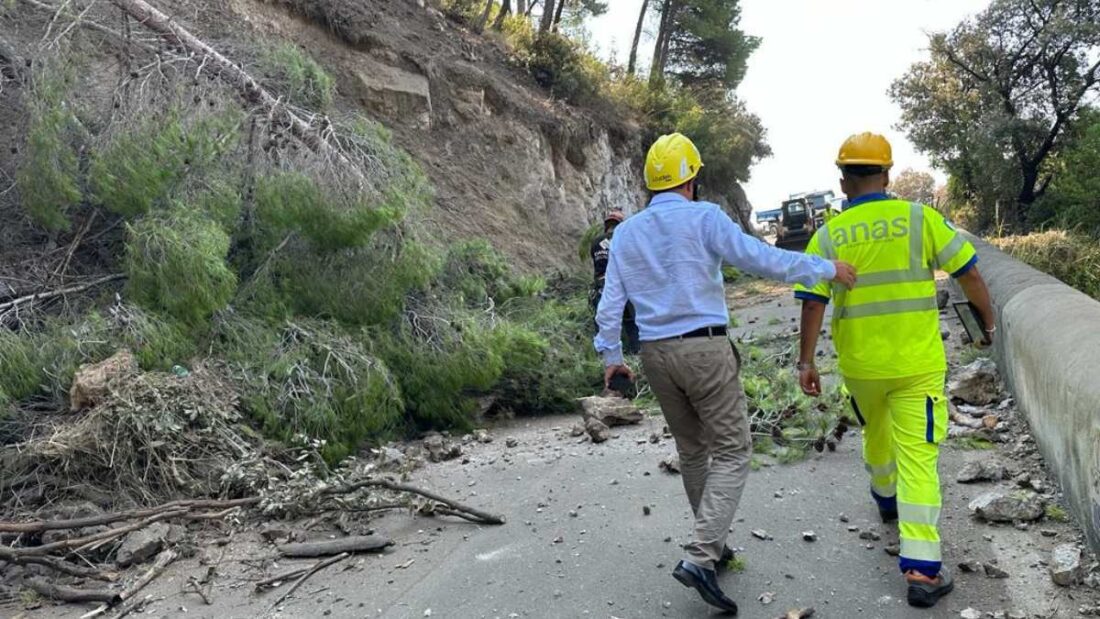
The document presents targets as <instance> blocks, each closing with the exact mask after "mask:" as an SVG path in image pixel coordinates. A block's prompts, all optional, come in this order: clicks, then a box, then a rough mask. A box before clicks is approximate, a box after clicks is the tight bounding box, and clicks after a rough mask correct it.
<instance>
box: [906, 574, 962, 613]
mask: <svg viewBox="0 0 1100 619" xmlns="http://www.w3.org/2000/svg"><path fill="white" fill-rule="evenodd" d="M908 582H909V594H908V598H909V605H910V606H916V607H917V608H932V607H933V606H935V605H936V602H939V601H940V598H942V597H943V596H945V595H947V594H948V593H951V591H952V589H954V588H955V579H954V578H952V577H951V571H950V570H948V569H947V567H946V566H944V567H941V568H940V575H939V577H937V578H936V581H935V582H931V583H927V582H921V581H914V580H909V581H908Z"/></svg>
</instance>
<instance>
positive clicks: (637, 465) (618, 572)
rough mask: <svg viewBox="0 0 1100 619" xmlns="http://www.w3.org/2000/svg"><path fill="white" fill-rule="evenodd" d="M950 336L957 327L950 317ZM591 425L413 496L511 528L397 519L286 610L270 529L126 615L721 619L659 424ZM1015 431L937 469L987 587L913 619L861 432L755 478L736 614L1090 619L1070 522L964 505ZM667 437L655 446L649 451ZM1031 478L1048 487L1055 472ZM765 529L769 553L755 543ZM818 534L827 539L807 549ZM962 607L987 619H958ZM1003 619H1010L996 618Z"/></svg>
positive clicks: (250, 530) (501, 432)
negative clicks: (971, 468)
mask: <svg viewBox="0 0 1100 619" xmlns="http://www.w3.org/2000/svg"><path fill="white" fill-rule="evenodd" d="M757 296H758V298H757V300H756V302H755V303H738V304H737V306H738V307H739V308H740V309H738V310H736V314H737V324H739V325H740V327H739V328H738V330H737V335H738V336H739V337H742V338H745V339H753V338H757V337H759V336H761V335H764V334H766V333H769V332H771V333H774V332H779V331H789V330H790V329H792V328H793V327H795V326H796V325H795V324H794V323H792V322H791V318H793V317H795V316H797V314H798V307H797V306H796V305H795V303H794V302H793V301H792V300H790V299H789V297H788V296H787V295H786V293H782V294H780V293H778V292H776V291H774V290H770V289H769V290H764V289H762V290H760V291H758V293H757ZM945 325H948V326H950V325H949V324H948V323H947V322H946V320H945ZM956 352H957V351H956ZM578 419H579V418H578V417H576V416H562V417H552V418H542V419H536V420H522V421H516V422H513V423H511V424H508V425H504V426H499V427H497V428H495V429H493V434H494V441H493V442H492V443H489V444H477V443H471V444H468V445H467V446H466V447H465V455H464V456H463V458H462V459H460V460H452V461H449V462H444V463H439V464H431V465H427V466H425V467H423V468H420V469H418V470H415V471H414V472H412V474H411V476H410V479H411V481H413V482H415V483H416V484H418V485H421V486H424V487H429V488H432V489H434V490H437V491H439V492H441V493H443V494H445V495H448V496H452V497H455V498H458V499H460V500H463V501H465V502H467V503H470V504H472V505H477V506H480V507H483V508H485V509H487V510H490V511H496V512H500V513H503V514H504V515H505V516H506V517H507V520H508V522H507V524H506V525H503V526H495V527H489V526H478V525H474V524H469V523H464V522H462V521H456V520H453V519H446V518H440V519H433V518H424V517H414V516H410V515H408V514H404V513H390V514H388V515H386V516H384V517H382V518H379V519H378V520H376V521H374V523H373V526H374V527H375V528H376V529H377V530H378V531H379V532H384V533H386V534H388V535H390V536H392V537H393V538H394V539H395V540H396V545H395V546H394V547H393V548H391V549H390V550H389V551H388V552H386V553H385V554H381V555H364V556H357V557H352V558H351V559H349V560H347V561H344V562H342V563H340V564H337V565H335V566H333V567H330V568H328V569H326V570H325V571H323V572H320V573H318V574H317V575H315V576H313V577H311V578H310V579H309V580H307V581H305V583H304V584H303V585H302V586H301V587H300V588H298V590H297V591H296V592H295V593H294V594H293V595H292V596H290V597H289V598H288V599H287V600H286V601H284V602H282V603H281V604H279V605H277V606H273V602H274V601H275V599H276V598H277V597H278V596H279V595H280V594H281V592H282V591H283V590H285V586H284V587H283V588H280V589H276V590H274V591H271V592H267V593H263V594H259V595H258V594H255V593H253V586H252V583H253V582H255V581H256V580H258V579H260V578H262V577H264V576H267V575H271V574H274V573H278V572H281V571H285V570H286V569H288V568H290V567H292V566H294V565H296V563H294V562H289V561H285V560H279V561H275V560H274V558H275V557H276V556H277V554H276V553H275V551H274V549H273V547H272V546H271V545H269V544H266V543H264V542H263V541H262V540H261V539H260V536H259V535H258V531H257V529H258V527H254V526H246V527H236V528H232V527H231V528H230V530H231V531H232V536H231V538H230V539H231V540H232V541H229V543H227V544H226V545H224V546H217V545H214V544H211V543H203V544H201V545H200V547H199V549H198V552H197V554H196V555H195V556H194V557H192V558H189V559H187V560H182V561H179V562H177V563H176V564H175V565H174V566H173V567H172V568H171V569H170V570H169V572H167V573H166V574H165V575H164V576H162V577H161V578H159V579H158V580H157V581H155V582H154V583H153V584H152V585H150V586H149V587H148V588H147V589H146V590H145V592H144V593H143V596H146V597H148V598H149V600H150V601H149V603H148V604H147V605H146V606H145V607H144V608H143V609H141V610H140V611H137V612H135V613H134V614H133V615H131V616H149V617H217V618H245V617H284V618H290V617H295V618H307V617H323V616H328V617H348V618H351V617H356V618H359V617H386V618H394V619H398V618H414V617H446V618H480V617H485V618H497V617H500V618H510V617H531V618H539V617H548V618H549V617H562V618H573V617H599V618H604V619H607V618H612V617H618V618H621V619H628V618H629V619H635V618H646V617H708V616H714V615H715V613H713V612H712V609H711V608H710V607H708V606H706V605H705V604H703V602H702V601H701V600H700V599H699V597H698V596H697V595H696V594H695V593H694V592H693V591H690V590H688V589H685V588H683V587H682V586H680V585H679V584H678V583H676V582H675V581H674V580H673V579H672V578H671V576H670V572H671V570H672V567H673V566H674V565H675V563H676V561H677V560H678V559H680V557H681V552H680V545H681V544H682V543H684V542H685V541H686V540H687V537H688V534H689V532H690V525H691V521H690V519H689V518H688V508H687V503H686V500H685V498H684V495H683V492H682V488H681V485H680V479H679V477H678V476H676V475H673V474H669V473H667V472H664V471H662V470H661V469H660V468H659V466H658V463H659V461H660V460H662V459H663V458H665V457H666V456H668V455H670V454H672V453H673V444H672V441H671V439H670V438H668V437H667V436H665V435H664V433H663V425H664V424H663V421H662V419H661V418H660V416H659V415H651V416H649V417H647V418H646V419H645V420H644V421H643V422H642V423H641V424H639V425H635V426H626V427H622V428H616V429H614V430H615V437H614V438H612V439H611V440H609V441H607V442H605V443H602V444H593V443H591V442H589V441H588V440H587V438H586V437H574V436H571V435H570V432H569V430H570V427H571V426H572V425H573V424H574V423H576V422H577V421H578ZM1012 423H1013V424H1014V425H1015V426H1016V427H1017V428H1016V429H1014V430H1013V432H1012V433H1011V434H1009V435H1006V436H1007V443H1006V445H1004V446H1000V447H998V449H996V450H973V451H972V450H966V449H960V448H958V447H951V446H949V447H947V448H945V449H944V450H943V458H942V460H941V467H940V471H941V477H942V479H943V480H944V484H943V485H944V490H945V496H944V512H943V521H942V522H943V535H944V538H945V555H946V557H945V558H946V561H947V563H948V564H949V565H951V566H957V565H958V563H960V562H962V561H970V562H982V563H991V564H996V565H997V566H998V567H999V568H1000V569H1002V570H1004V571H1005V572H1007V574H1008V577H1007V578H992V577H989V576H987V575H986V573H985V572H984V570H982V569H981V567H980V566H979V568H978V571H977V572H974V573H962V572H960V570H959V569H958V568H957V567H956V570H955V571H956V573H957V574H958V577H957V589H956V591H955V593H953V594H951V595H950V596H948V597H947V598H946V599H945V600H944V601H943V602H941V604H940V605H939V606H938V607H936V608H935V609H933V610H928V611H919V610H914V609H910V608H909V607H908V606H907V605H906V604H905V601H904V594H905V591H904V587H903V584H902V582H901V579H900V577H899V574H898V572H897V567H896V559H895V558H894V557H892V556H890V555H888V554H887V552H886V551H885V550H886V548H887V547H888V546H889V545H891V544H896V543H897V529H896V526H894V525H891V526H883V525H882V524H881V523H879V522H878V514H877V511H876V510H875V507H874V505H873V503H872V502H871V500H870V498H869V496H868V491H867V487H868V486H867V485H868V481H867V478H866V474H865V473H864V471H863V466H862V464H861V460H860V457H859V437H858V433H857V432H855V431H853V432H849V433H848V435H847V436H846V437H845V438H844V440H843V441H842V442H841V443H840V446H839V448H838V449H837V451H836V452H833V453H830V452H825V453H822V454H817V453H813V452H811V456H810V457H809V458H808V459H806V460H804V461H802V462H799V463H796V464H791V465H780V464H772V463H769V462H767V460H763V461H762V464H763V466H761V467H760V468H759V469H758V470H756V471H755V472H754V473H753V474H752V476H751V477H750V481H749V484H748V487H747V489H746V492H745V495H744V499H743V502H742V506H741V510H740V512H739V517H738V518H737V521H736V522H735V524H734V526H733V533H732V536H731V538H730V544H731V545H732V546H734V547H737V548H739V554H740V556H741V557H742V558H743V563H744V567H743V570H742V571H741V572H739V573H728V574H726V575H724V576H722V577H721V583H722V585H723V587H724V588H725V589H726V591H727V592H728V593H730V594H731V595H732V597H734V598H735V599H736V600H737V601H738V603H739V604H740V605H741V613H740V616H741V617H746V618H750V619H751V618H767V619H771V618H773V617H779V616H782V615H784V614H785V613H786V612H787V611H788V610H790V609H796V608H807V607H813V608H814V609H815V610H816V614H815V615H814V616H815V617H823V618H837V619H847V618H853V617H858V618H863V617H866V618H868V619H871V618H883V619H887V618H908V617H913V618H932V617H936V618H941V617H942V618H946V617H960V616H975V617H987V616H988V617H994V616H1019V617H1074V616H1078V609H1079V608H1080V607H1083V606H1084V607H1087V606H1092V605H1094V604H1095V603H1096V602H1095V599H1094V598H1095V595H1094V593H1093V592H1092V590H1090V589H1087V588H1084V587H1083V586H1082V587H1075V588H1068V589H1067V588H1061V587H1056V586H1054V585H1053V583H1052V582H1051V578H1050V576H1049V574H1048V570H1047V567H1046V566H1045V564H1046V562H1047V561H1048V559H1049V556H1050V550H1051V548H1053V547H1054V546H1055V545H1056V544H1058V543H1063V542H1076V541H1078V540H1079V539H1080V534H1079V532H1078V531H1077V530H1076V529H1075V527H1074V526H1073V525H1072V524H1071V523H1059V522H1053V521H1050V520H1047V521H1043V522H1039V523H1035V524H1033V525H1031V526H1028V527H1026V528H1024V527H1019V528H1017V527H1015V526H1013V525H1011V524H1008V525H1000V526H992V525H989V524H985V523H981V522H979V521H977V520H975V519H974V518H973V517H972V516H971V515H970V514H969V511H968V509H967V504H968V502H969V501H970V500H971V499H972V498H974V497H975V496H976V495H977V494H979V493H981V492H984V491H986V490H988V489H990V488H992V487H994V485H993V484H978V485H961V484H958V483H955V481H954V479H955V477H956V474H957V472H958V471H959V470H960V469H961V468H962V467H963V465H964V464H965V463H967V462H968V461H971V460H975V459H988V458H994V459H999V460H1002V461H1004V462H1008V463H1010V464H1011V463H1012V458H1011V456H1010V451H1011V450H1012V449H1013V446H1014V445H1016V444H1017V443H1020V442H1021V441H1022V442H1023V444H1026V442H1027V439H1026V428H1023V427H1021V426H1022V422H1020V421H1017V420H1013V421H1012ZM654 434H655V435H656V436H657V437H658V442H657V443H651V442H650V440H649V439H650V437H651V435H654ZM508 439H514V441H509V440H508ZM508 443H512V444H513V446H511V447H509V446H508ZM1033 476H1034V477H1035V478H1036V479H1039V478H1040V476H1041V473H1039V472H1033ZM1001 483H1002V484H1005V485H1012V483H1013V482H1011V481H1008V482H1001ZM1048 483H1049V482H1048ZM295 526H299V527H300V526H302V524H301V523H298V524H297V525H295ZM754 530H757V531H758V532H764V533H765V537H766V539H758V538H756V537H754V536H753V535H752V533H751V532H752V531H754ZM807 531H813V533H814V535H815V537H816V541H812V542H811V541H805V540H804V539H803V533H804V532H807ZM223 534H224V533H219V534H218V535H217V536H221V535H223ZM314 535H316V534H314ZM210 537H211V538H212V537H215V536H214V535H211V536H210ZM865 538H870V539H865ZM301 563H303V562H299V563H297V564H301ZM304 563H311V562H304ZM210 567H213V568H214V572H215V575H214V577H213V578H214V580H213V584H212V586H211V587H210V588H209V594H208V597H209V598H210V602H211V604H210V605H207V604H205V603H204V602H203V600H202V599H200V597H199V596H198V595H197V594H196V593H194V589H193V588H191V587H190V586H189V585H188V580H189V578H196V579H199V578H202V577H203V575H204V574H206V573H207V572H208V571H209V568H210ZM90 608H91V607H80V606H74V605H70V606H58V607H44V608H40V609H38V610H33V611H28V612H26V613H25V616H26V617H79V616H81V615H82V614H83V613H85V612H87V611H88V610H89V609H90ZM967 609H972V610H974V611H978V612H979V614H977V615H965V614H961V613H963V612H964V611H966V610H967ZM19 612H20V611H18V610H11V611H10V612H9V613H8V614H5V616H13V615H17V614H19ZM998 612H1000V613H1005V614H1002V615H994V614H993V613H998ZM1009 612H1014V613H1019V614H1011V615H1010V614H1007V613H1009ZM986 613H989V614H988V615H987V614H986Z"/></svg>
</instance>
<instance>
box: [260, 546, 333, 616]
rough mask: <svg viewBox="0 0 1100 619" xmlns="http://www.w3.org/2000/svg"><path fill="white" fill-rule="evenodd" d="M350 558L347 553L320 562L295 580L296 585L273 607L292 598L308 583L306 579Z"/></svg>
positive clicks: (291, 586) (280, 597) (273, 605)
mask: <svg viewBox="0 0 1100 619" xmlns="http://www.w3.org/2000/svg"><path fill="white" fill-rule="evenodd" d="M350 556H351V554H349V553H346V552H345V553H343V554H339V555H336V556H335V557H330V558H328V559H325V560H324V561H318V562H317V563H316V564H315V565H314V566H313V567H311V568H309V570H308V571H306V573H305V574H302V575H301V576H300V577H299V578H298V580H295V581H294V584H293V585H290V588H289V589H287V590H286V592H284V593H283V594H282V595H280V596H279V599H277V600H275V603H274V604H272V605H271V607H272V608H275V607H276V606H278V605H279V604H282V602H283V600H285V599H287V598H288V597H290V594H292V593H294V591H295V590H296V589H298V587H300V586H302V583H304V582H305V581H306V579H307V578H309V577H310V576H313V575H314V574H316V573H317V572H319V571H321V570H323V569H325V568H326V567H328V566H330V565H332V564H334V563H339V562H340V561H343V560H344V559H347V558H348V557H350Z"/></svg>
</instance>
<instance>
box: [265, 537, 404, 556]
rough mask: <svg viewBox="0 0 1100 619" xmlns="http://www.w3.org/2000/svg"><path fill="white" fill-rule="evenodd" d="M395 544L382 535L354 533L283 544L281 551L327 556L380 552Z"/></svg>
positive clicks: (288, 553)
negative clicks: (320, 540)
mask: <svg viewBox="0 0 1100 619" xmlns="http://www.w3.org/2000/svg"><path fill="white" fill-rule="evenodd" d="M392 545H393V540H392V539H390V538H388V537H382V536H380V535H353V536H351V537H342V538H340V539H334V540H325V541H323V542H302V543H300V544H283V545H282V546H279V553H280V554H282V555H283V556H284V557H291V558H300V557H327V556H330V555H336V554H345V553H351V552H379V551H381V550H383V549H385V548H387V547H389V546H392Z"/></svg>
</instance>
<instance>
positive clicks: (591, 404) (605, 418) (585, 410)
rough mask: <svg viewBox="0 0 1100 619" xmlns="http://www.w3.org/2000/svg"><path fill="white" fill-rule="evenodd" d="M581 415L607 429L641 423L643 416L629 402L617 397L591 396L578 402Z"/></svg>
mask: <svg viewBox="0 0 1100 619" xmlns="http://www.w3.org/2000/svg"><path fill="white" fill-rule="evenodd" d="M579 402H580V406H581V414H583V415H584V416H585V418H586V419H588V418H594V419H597V420H599V421H601V422H603V423H604V424H605V425H607V426H608V427H614V426H624V425H629V424H634V423H641V421H642V419H643V418H644V417H645V415H643V414H642V411H640V410H638V407H637V406H634V403H633V402H631V401H630V400H627V399H624V398H618V397H609V398H605V397H601V396H591V397H587V398H581V399H580V400H579Z"/></svg>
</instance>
